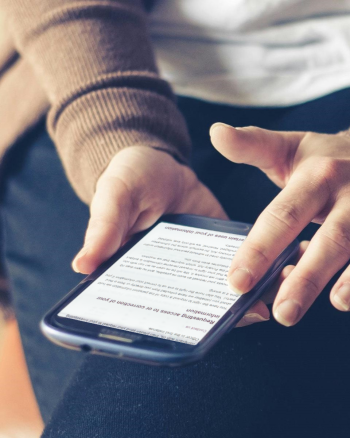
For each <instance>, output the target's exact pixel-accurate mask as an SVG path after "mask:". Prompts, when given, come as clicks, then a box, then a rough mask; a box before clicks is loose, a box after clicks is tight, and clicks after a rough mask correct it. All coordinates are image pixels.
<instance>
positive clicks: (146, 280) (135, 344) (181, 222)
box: [41, 215, 299, 366]
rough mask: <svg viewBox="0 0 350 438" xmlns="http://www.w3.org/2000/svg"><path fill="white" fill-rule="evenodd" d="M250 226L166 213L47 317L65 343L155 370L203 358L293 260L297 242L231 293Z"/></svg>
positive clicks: (48, 329) (54, 337)
mask: <svg viewBox="0 0 350 438" xmlns="http://www.w3.org/2000/svg"><path fill="white" fill-rule="evenodd" d="M251 227H252V226H251V225H250V224H246V223H241V222H232V221H223V220H218V219H211V218H207V217H202V216H193V215H168V216H163V217H162V218H161V219H160V220H159V221H158V222H156V223H155V224H154V225H153V226H152V227H151V228H149V229H148V230H146V231H143V232H141V233H139V234H137V235H135V236H134V237H133V238H132V239H131V240H130V241H129V242H128V243H126V244H125V245H124V246H123V247H122V248H121V249H120V250H119V251H118V252H117V253H116V254H115V255H114V256H113V257H111V258H110V259H109V260H108V261H106V262H105V263H104V264H103V265H101V266H100V267H99V268H98V269H97V270H96V271H95V272H93V273H92V274H91V275H89V276H88V277H86V278H85V279H84V280H83V281H82V282H81V283H80V284H78V286H77V287H75V288H74V289H73V290H72V291H71V292H70V293H69V294H68V295H67V296H66V297H65V298H64V299H63V300H61V301H60V302H59V303H58V304H57V305H56V306H55V307H54V308H53V309H52V310H51V311H50V312H49V313H48V314H47V315H46V316H45V317H44V318H43V320H42V322H41V329H42V332H43V333H44V335H45V336H46V337H47V338H48V339H50V340H51V341H53V342H55V343H56V344H59V345H61V346H64V347H67V348H72V349H76V350H83V351H89V352H92V353H95V354H103V355H112V356H114V357H117V358H122V359H127V360H133V361H136V362H140V363H146V364H151V365H168V366H179V365H185V364H188V363H190V362H194V361H197V360H200V359H201V358H202V357H203V356H204V355H205V354H206V353H207V352H208V351H209V350H210V349H211V348H212V347H213V346H214V345H215V344H216V343H217V342H218V341H219V340H220V338H221V337H222V336H223V335H225V333H228V332H229V331H230V330H231V329H232V328H233V327H234V326H235V325H236V324H237V323H238V321H239V320H240V319H241V318H242V317H243V315H244V313H245V312H246V311H247V310H248V309H249V308H250V307H251V306H252V304H254V302H255V301H257V300H258V299H259V298H260V297H261V296H262V294H263V293H264V291H265V290H266V289H267V288H268V287H269V286H270V285H271V284H272V283H273V281H274V280H275V279H276V278H277V277H278V275H279V273H280V272H281V270H282V269H283V267H284V266H286V265H288V264H290V263H293V261H294V260H295V258H296V255H297V253H298V248H299V244H298V242H297V241H296V240H295V241H293V242H292V243H291V244H290V245H289V246H288V247H287V248H286V249H285V250H284V251H283V252H282V253H281V254H280V256H279V257H278V258H277V259H276V260H275V262H274V263H273V264H272V266H271V267H270V269H269V270H268V272H267V273H266V275H265V276H264V277H263V278H262V279H261V280H260V281H259V283H258V284H257V285H256V286H255V287H254V288H253V289H252V290H251V291H250V292H248V293H247V294H245V295H243V296H241V295H237V294H235V293H234V292H233V291H232V290H230V289H229V287H228V285H227V281H226V276H227V272H228V269H229V266H230V264H231V260H232V258H233V256H234V255H235V253H236V251H237V249H238V248H239V247H240V245H241V244H242V243H243V241H244V240H245V238H246V236H247V235H248V233H249V230H250V229H251Z"/></svg>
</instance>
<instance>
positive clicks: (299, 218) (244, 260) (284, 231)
mask: <svg viewBox="0 0 350 438" xmlns="http://www.w3.org/2000/svg"><path fill="white" fill-rule="evenodd" d="M304 167H305V166H304ZM313 172H314V170H313V169H309V167H307V168H306V169H303V168H301V169H299V170H296V171H295V172H294V173H293V175H292V177H291V179H290V181H289V183H288V185H287V186H286V188H285V189H284V190H282V192H280V193H279V195H278V196H276V198H275V199H274V200H273V201H272V202H271V203H270V204H269V205H268V207H267V208H266V209H265V210H264V211H263V212H262V213H261V215H260V216H259V218H258V219H257V221H256V223H255V225H254V226H253V228H252V230H251V231H250V233H249V235H248V237H247V238H246V240H245V241H244V242H243V244H242V246H241V247H240V248H239V250H238V251H237V253H236V255H235V257H234V258H233V260H232V264H231V267H230V269H229V273H228V283H229V285H230V287H231V289H232V290H234V291H235V292H236V293H245V292H248V291H249V290H250V289H251V288H252V287H254V286H255V284H256V283H257V281H259V280H260V278H261V277H262V276H263V274H265V272H266V271H267V269H268V268H269V267H270V265H271V264H272V262H273V261H274V260H275V259H276V258H277V256H278V255H279V254H280V253H281V252H282V251H283V250H284V249H285V248H286V247H287V246H288V245H289V244H290V243H291V242H292V241H293V239H295V238H296V236H297V235H298V234H299V233H300V232H301V231H302V230H303V229H304V227H305V226H306V225H307V224H309V222H311V220H312V219H313V218H314V217H315V216H316V215H317V213H318V212H319V211H320V210H322V209H323V208H324V206H325V204H326V202H327V200H328V197H329V192H328V188H327V183H326V182H325V181H324V179H322V178H320V177H319V176H318V174H317V173H316V174H314V175H313ZM325 185H326V187H325Z"/></svg>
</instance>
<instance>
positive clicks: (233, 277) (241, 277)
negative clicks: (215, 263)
mask: <svg viewBox="0 0 350 438" xmlns="http://www.w3.org/2000/svg"><path fill="white" fill-rule="evenodd" d="M252 280H253V279H252V275H251V273H250V272H249V271H248V269H245V268H237V269H236V270H235V271H233V273H232V274H230V276H229V277H228V279H227V281H228V284H229V287H230V289H232V290H233V292H235V293H237V294H240V295H241V294H243V293H245V292H248V291H249V289H250V285H251V284H252Z"/></svg>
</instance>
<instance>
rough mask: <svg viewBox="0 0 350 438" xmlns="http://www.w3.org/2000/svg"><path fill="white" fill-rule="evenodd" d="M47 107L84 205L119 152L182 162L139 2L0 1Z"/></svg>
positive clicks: (183, 132)
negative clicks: (148, 150)
mask: <svg viewBox="0 0 350 438" xmlns="http://www.w3.org/2000/svg"><path fill="white" fill-rule="evenodd" d="M0 5H2V6H3V7H4V8H5V13H6V15H7V17H8V20H9V25H10V29H11V32H12V35H13V38H14V41H15V44H16V46H17V49H18V51H19V52H20V53H21V55H22V56H23V57H24V58H26V59H27V61H29V63H30V64H31V65H32V68H33V69H34V71H35V73H36V76H37V77H38V79H39V80H40V82H41V84H42V86H43V88H44V89H45V91H46V93H47V96H48V99H49V101H50V105H51V109H50V111H49V115H48V122H47V123H48V130H49V133H50V135H51V137H52V139H53V141H54V142H55V144H56V146H57V149H58V153H59V155H60V157H61V159H62V162H63V165H64V168H65V171H66V174H67V177H68V179H69V181H70V182H71V184H72V186H73V188H74V189H75V191H76V193H77V194H78V196H79V197H80V198H81V199H82V200H83V201H84V202H87V203H89V202H90V201H91V198H92V196H93V193H94V190H95V185H96V182H97V179H98V178H99V176H100V175H101V173H102V172H103V170H104V169H105V168H106V167H107V165H108V163H109V162H110V160H111V158H112V157H113V156H114V155H115V154H116V153H117V152H118V150H120V149H122V148H125V147H127V146H133V145H144V146H148V147H153V148H157V149H160V150H163V151H167V152H169V153H170V154H172V155H173V156H174V157H175V158H176V159H177V160H179V161H180V162H186V161H187V160H188V155H189V146H190V140H189V136H188V133H187V129H186V124H185V121H184V119H183V117H182V115H181V114H180V112H179V111H178V109H177V107H176V105H175V101H174V96H173V94H172V91H171V88H170V86H169V85H168V83H167V82H165V81H163V80H162V79H160V78H159V76H158V73H157V68H156V65H155V61H154V57H153V53H152V49H151V44H150V39H149V36H148V33H147V24H146V17H145V12H144V9H143V6H142V4H141V1H140V0H49V1H47V0H0Z"/></svg>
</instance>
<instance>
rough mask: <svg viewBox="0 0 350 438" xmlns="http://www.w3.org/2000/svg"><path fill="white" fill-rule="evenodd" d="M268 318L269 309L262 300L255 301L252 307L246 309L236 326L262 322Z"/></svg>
mask: <svg viewBox="0 0 350 438" xmlns="http://www.w3.org/2000/svg"><path fill="white" fill-rule="evenodd" d="M269 319H270V311H269V309H268V308H267V306H266V304H264V303H263V302H262V301H260V300H259V301H257V302H256V303H254V304H253V305H252V307H251V308H250V309H249V310H247V312H246V314H245V315H244V316H243V318H242V319H241V320H240V321H239V322H238V324H237V325H236V327H245V326H247V325H251V324H255V323H256V322H264V321H268V320H269Z"/></svg>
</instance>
